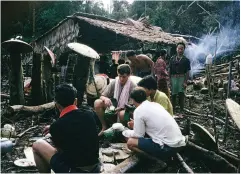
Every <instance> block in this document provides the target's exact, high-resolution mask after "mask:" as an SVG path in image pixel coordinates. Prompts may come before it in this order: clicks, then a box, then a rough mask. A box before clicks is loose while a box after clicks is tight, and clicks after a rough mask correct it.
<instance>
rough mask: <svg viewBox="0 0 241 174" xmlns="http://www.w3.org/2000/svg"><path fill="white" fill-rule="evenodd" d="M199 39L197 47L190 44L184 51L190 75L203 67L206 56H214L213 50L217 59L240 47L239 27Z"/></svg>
mask: <svg viewBox="0 0 241 174" xmlns="http://www.w3.org/2000/svg"><path fill="white" fill-rule="evenodd" d="M201 39H202V40H200V41H199V42H198V44H197V45H196V44H193V43H192V44H190V45H189V46H188V47H187V49H186V50H185V56H187V57H188V58H189V60H190V63H191V75H194V74H196V73H197V72H198V71H199V69H201V68H203V67H204V65H205V59H206V56H207V55H208V54H212V55H213V56H214V55H215V50H217V51H216V58H217V59H218V58H220V57H221V56H222V55H223V54H225V53H232V52H233V51H237V49H239V48H238V46H239V45H240V29H239V27H236V28H234V29H231V28H229V27H226V28H223V29H222V30H221V31H220V32H219V33H217V34H215V35H205V36H203V37H202V38H201ZM216 43H217V44H216Z"/></svg>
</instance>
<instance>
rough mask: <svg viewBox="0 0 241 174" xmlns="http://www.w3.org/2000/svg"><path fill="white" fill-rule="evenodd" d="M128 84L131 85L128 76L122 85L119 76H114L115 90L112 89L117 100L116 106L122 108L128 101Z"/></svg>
mask: <svg viewBox="0 0 241 174" xmlns="http://www.w3.org/2000/svg"><path fill="white" fill-rule="evenodd" d="M130 86H131V80H130V78H128V80H127V81H126V83H125V85H124V87H123V88H122V87H121V84H120V81H119V77H116V82H115V91H114V98H115V99H116V100H117V102H118V104H117V107H118V108H124V107H125V104H127V103H128V101H129V95H130Z"/></svg>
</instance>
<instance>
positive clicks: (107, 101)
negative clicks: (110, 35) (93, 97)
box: [103, 97, 112, 107]
mask: <svg viewBox="0 0 241 174" xmlns="http://www.w3.org/2000/svg"><path fill="white" fill-rule="evenodd" d="M103 102H104V103H105V106H107V107H110V106H111V105H112V102H111V100H110V99H109V98H107V97H105V98H104V99H103Z"/></svg>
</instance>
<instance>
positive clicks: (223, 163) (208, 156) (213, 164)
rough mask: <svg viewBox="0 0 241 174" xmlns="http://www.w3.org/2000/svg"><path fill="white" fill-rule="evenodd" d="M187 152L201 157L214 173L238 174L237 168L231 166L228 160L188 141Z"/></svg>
mask: <svg viewBox="0 0 241 174" xmlns="http://www.w3.org/2000/svg"><path fill="white" fill-rule="evenodd" d="M185 150H190V151H191V152H189V154H195V157H200V158H202V159H203V162H204V163H205V164H206V165H207V166H209V168H210V169H211V171H212V172H218V173H236V172H237V168H236V167H235V166H234V165H232V164H230V163H229V162H228V161H227V160H226V159H224V158H223V157H221V156H220V155H218V154H216V153H215V152H213V151H209V150H207V149H204V148H202V147H200V146H197V145H196V144H194V143H192V142H190V141H188V143H187V145H186V148H185Z"/></svg>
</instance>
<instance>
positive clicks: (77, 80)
mask: <svg viewBox="0 0 241 174" xmlns="http://www.w3.org/2000/svg"><path fill="white" fill-rule="evenodd" d="M89 67H90V58H87V57H83V56H81V55H78V58H77V64H76V65H75V70H74V75H75V76H74V83H73V85H74V87H75V88H76V89H77V91H78V93H77V96H78V106H80V105H81V104H82V102H83V97H84V93H85V91H86V83H87V81H88V78H89Z"/></svg>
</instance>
